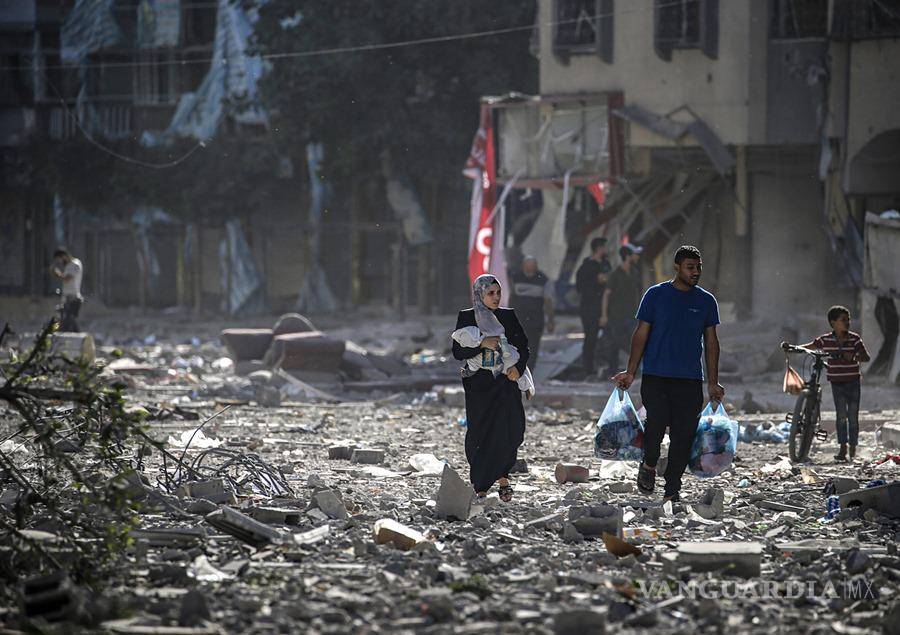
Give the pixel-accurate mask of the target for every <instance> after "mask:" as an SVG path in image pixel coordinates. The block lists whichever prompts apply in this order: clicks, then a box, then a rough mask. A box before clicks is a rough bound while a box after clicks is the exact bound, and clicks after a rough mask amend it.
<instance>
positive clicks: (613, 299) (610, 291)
mask: <svg viewBox="0 0 900 635" xmlns="http://www.w3.org/2000/svg"><path fill="white" fill-rule="evenodd" d="M642 251H644V248H643V247H638V246H637V245H632V244H631V243H625V244H624V245H622V246H621V247H619V258H620V259H621V260H622V263H621V264H620V265H619V266H618V267H616V268H615V269H614V270H613V272H612V273H611V274H609V282H608V283H607V284H606V291H604V292H603V311H602V313H601V315H600V326H601V327H603V328H604V329H605V331H604V333H603V339H604V340H605V341H606V346H605V347H604V349H605V353H606V355H605V356H606V368H607V369H608V370H609V372H613V373H614V372H616V371H617V370H619V369H620V368H621V366H619V351H620V350H624V351H626V352H628V348H629V341H630V339H631V333H632V332H634V309H635V307H636V306H637V305H638V303H639V302H640V301H641V291H642V290H643V287H642V285H641V274H640V271H638V265H637V263H638V260H639V259H640V257H641V252H642Z"/></svg>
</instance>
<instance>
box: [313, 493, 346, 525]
mask: <svg viewBox="0 0 900 635" xmlns="http://www.w3.org/2000/svg"><path fill="white" fill-rule="evenodd" d="M311 505H313V506H314V507H315V508H316V509H320V510H322V512H323V513H324V514H325V515H326V516H328V518H331V519H334V520H347V519H348V518H349V517H350V514H348V513H347V508H346V507H345V506H344V501H342V500H341V498H340V497H339V496H338V494H337V493H336V492H335V491H334V490H330V489H324V490H321V491H318V492H316V493H315V494H313V496H312V502H311Z"/></svg>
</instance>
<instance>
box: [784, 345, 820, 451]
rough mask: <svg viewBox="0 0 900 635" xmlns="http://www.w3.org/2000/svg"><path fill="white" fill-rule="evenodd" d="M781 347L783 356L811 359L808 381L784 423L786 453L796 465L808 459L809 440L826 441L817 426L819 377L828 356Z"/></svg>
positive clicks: (818, 415)
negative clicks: (787, 430) (786, 426)
mask: <svg viewBox="0 0 900 635" xmlns="http://www.w3.org/2000/svg"><path fill="white" fill-rule="evenodd" d="M781 348H782V349H783V350H784V352H786V353H805V354H806V355H810V356H811V357H812V358H813V364H812V369H811V370H810V373H809V379H808V380H806V381H804V382H803V390H802V391H801V392H800V395H799V396H798V397H797V403H796V404H794V412H793V413H788V414H787V416H786V417H785V418H786V420H787V422H788V423H790V424H791V431H790V436H789V437H788V450H789V451H790V456H791V461H793V462H794V463H800V462H803V461H806V460H807V459H808V458H809V451H810V448H812V442H813V438H816V439H818V440H819V441H820V442H823V441H825V440H827V439H828V432H827V431H826V430H823V429H822V428H821V426H820V423H821V415H822V413H821V405H822V383H821V381H820V378H821V376H822V371H823V370H825V358H826V357H828V353H825V352H824V351H821V350H817V349H811V348H806V347H805V346H794V345H793V344H787V343H785V344H782V346H781Z"/></svg>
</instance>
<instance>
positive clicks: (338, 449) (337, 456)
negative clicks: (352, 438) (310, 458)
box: [328, 445, 356, 461]
mask: <svg viewBox="0 0 900 635" xmlns="http://www.w3.org/2000/svg"><path fill="white" fill-rule="evenodd" d="M355 449H356V446H355V445H332V446H330V447H329V448H328V458H329V459H331V460H332V461H336V460H344V461H349V460H350V457H351V456H352V455H353V450H355Z"/></svg>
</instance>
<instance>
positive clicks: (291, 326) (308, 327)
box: [272, 313, 316, 335]
mask: <svg viewBox="0 0 900 635" xmlns="http://www.w3.org/2000/svg"><path fill="white" fill-rule="evenodd" d="M315 330H316V327H315V326H313V323H312V322H310V320H309V318H307V317H306V316H303V315H300V314H299V313H285V314H284V315H282V316H281V317H280V318H278V321H277V322H275V326H273V327H272V333H273V334H274V335H286V334H287V333H310V332H312V331H315Z"/></svg>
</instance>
